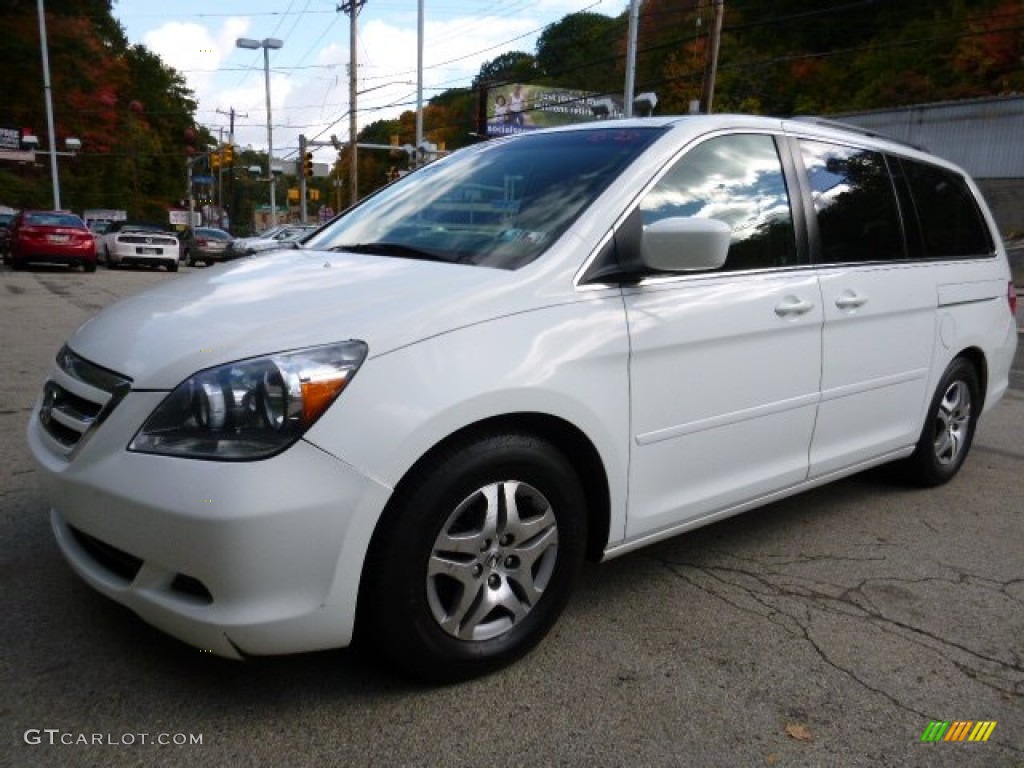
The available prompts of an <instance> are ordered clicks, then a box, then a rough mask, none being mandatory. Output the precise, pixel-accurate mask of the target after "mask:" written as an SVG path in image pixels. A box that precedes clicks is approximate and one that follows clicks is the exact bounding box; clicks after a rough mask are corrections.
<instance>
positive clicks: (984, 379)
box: [953, 347, 988, 413]
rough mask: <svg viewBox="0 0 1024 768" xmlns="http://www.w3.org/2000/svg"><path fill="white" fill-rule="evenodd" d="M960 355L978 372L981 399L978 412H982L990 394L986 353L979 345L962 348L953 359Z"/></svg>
mask: <svg viewBox="0 0 1024 768" xmlns="http://www.w3.org/2000/svg"><path fill="white" fill-rule="evenodd" d="M958 357H962V358H964V359H965V360H966V361H967V362H969V363H970V364H971V365H972V366H973V367H974V372H975V373H977V374H978V397H979V399H980V400H981V402H980V403H978V412H979V413H980V412H981V411H982V409H984V407H985V396H986V395H987V394H988V360H987V358H986V357H985V353H984V352H983V351H982V350H981V349H980V348H978V347H967V348H966V349H962V350H960V352H959V353H958V354H956V355H954V356H953V360H955V359H956V358H958Z"/></svg>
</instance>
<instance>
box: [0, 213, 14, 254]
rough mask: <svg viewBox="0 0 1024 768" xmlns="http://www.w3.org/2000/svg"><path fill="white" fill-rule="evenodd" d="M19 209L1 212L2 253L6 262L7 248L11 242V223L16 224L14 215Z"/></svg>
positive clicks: (0, 248)
mask: <svg viewBox="0 0 1024 768" xmlns="http://www.w3.org/2000/svg"><path fill="white" fill-rule="evenodd" d="M16 215H17V211H10V212H6V211H4V212H0V255H2V256H3V257H4V264H6V263H7V249H8V248H9V247H10V242H11V225H13V224H14V217H15V216H16Z"/></svg>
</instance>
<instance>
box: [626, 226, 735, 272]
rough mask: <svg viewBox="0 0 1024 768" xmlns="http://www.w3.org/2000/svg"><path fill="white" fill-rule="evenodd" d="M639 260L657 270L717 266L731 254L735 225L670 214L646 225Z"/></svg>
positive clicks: (691, 270)
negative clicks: (731, 239) (731, 241)
mask: <svg viewBox="0 0 1024 768" xmlns="http://www.w3.org/2000/svg"><path fill="white" fill-rule="evenodd" d="M641 237H642V239H641V245H640V259H641V261H642V262H643V264H644V266H645V267H647V268H648V269H650V270H654V271H656V272H698V271H701V270H705V269H718V268H719V267H721V266H722V265H723V264H725V258H726V256H727V255H728V254H729V240H730V238H731V237H732V228H731V227H730V226H729V225H728V224H726V223H725V222H724V221H719V220H718V219H701V218H691V217H682V216H678V217H671V218H667V219H661V220H660V221H656V222H654V223H653V224H648V225H647V226H645V227H644V228H643V234H642V236H641Z"/></svg>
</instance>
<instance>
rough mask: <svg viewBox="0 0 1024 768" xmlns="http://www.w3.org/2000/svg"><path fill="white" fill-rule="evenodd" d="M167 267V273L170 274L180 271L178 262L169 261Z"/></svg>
mask: <svg viewBox="0 0 1024 768" xmlns="http://www.w3.org/2000/svg"><path fill="white" fill-rule="evenodd" d="M165 266H166V267H167V271H168V272H177V271H178V262H176V261H168V262H167V264H166V265H165Z"/></svg>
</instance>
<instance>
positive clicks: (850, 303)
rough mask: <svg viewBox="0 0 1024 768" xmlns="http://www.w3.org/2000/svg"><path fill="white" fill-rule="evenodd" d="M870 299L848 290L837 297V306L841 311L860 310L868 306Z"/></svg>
mask: <svg viewBox="0 0 1024 768" xmlns="http://www.w3.org/2000/svg"><path fill="white" fill-rule="evenodd" d="M867 301H868V297H867V296H864V295H862V294H860V293H857V292H856V291H854V290H851V289H849V288H847V289H846V290H845V291H843V292H842V293H841V294H839V296H838V297H836V306H837V307H839V309H858V308H860V307H863V306H864V305H865V304H867Z"/></svg>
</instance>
